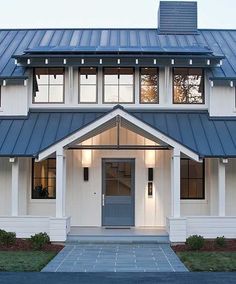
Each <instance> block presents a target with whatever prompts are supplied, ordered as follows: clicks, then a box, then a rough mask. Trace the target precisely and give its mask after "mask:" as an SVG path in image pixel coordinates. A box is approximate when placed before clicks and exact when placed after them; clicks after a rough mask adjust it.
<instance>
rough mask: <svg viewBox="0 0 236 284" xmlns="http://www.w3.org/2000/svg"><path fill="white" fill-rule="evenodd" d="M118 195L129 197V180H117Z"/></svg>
mask: <svg viewBox="0 0 236 284" xmlns="http://www.w3.org/2000/svg"><path fill="white" fill-rule="evenodd" d="M119 195H120V196H130V195H131V179H130V178H129V179H123V178H122V179H120V180H119Z"/></svg>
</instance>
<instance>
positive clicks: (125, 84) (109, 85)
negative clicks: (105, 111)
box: [103, 68, 134, 103]
mask: <svg viewBox="0 0 236 284" xmlns="http://www.w3.org/2000/svg"><path fill="white" fill-rule="evenodd" d="M103 100H104V103H133V102H134V70H133V68H104V99H103Z"/></svg>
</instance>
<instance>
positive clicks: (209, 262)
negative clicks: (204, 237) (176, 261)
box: [177, 251, 236, 272]
mask: <svg viewBox="0 0 236 284" xmlns="http://www.w3.org/2000/svg"><path fill="white" fill-rule="evenodd" d="M177 255H178V256H179V257H180V259H181V260H182V261H183V263H184V264H185V265H186V267H187V268H188V269H189V270H190V271H212V272H213V271H214V272H228V271H236V252H203V251H199V252H193V251H185V252H177Z"/></svg>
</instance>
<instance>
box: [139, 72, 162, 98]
mask: <svg viewBox="0 0 236 284" xmlns="http://www.w3.org/2000/svg"><path fill="white" fill-rule="evenodd" d="M140 103H141V104H153V103H154V104H156V103H158V69H157V68H141V71H140Z"/></svg>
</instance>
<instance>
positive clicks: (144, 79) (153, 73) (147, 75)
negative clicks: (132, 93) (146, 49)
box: [140, 68, 158, 86]
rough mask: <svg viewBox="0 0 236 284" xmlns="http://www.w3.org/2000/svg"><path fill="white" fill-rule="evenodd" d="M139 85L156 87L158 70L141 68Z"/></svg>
mask: <svg viewBox="0 0 236 284" xmlns="http://www.w3.org/2000/svg"><path fill="white" fill-rule="evenodd" d="M140 79H141V85H145V86H157V85H158V69H156V68H141V78H140Z"/></svg>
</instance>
